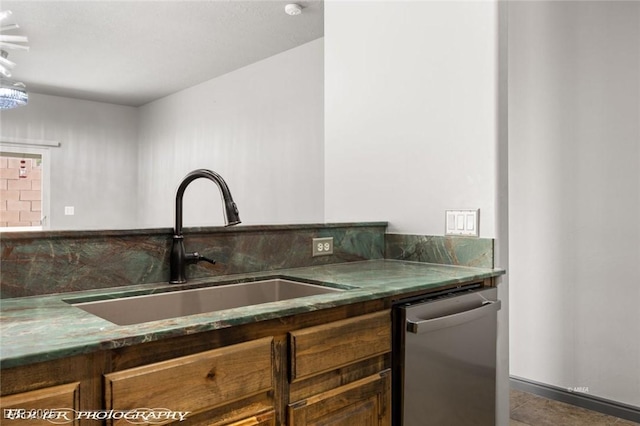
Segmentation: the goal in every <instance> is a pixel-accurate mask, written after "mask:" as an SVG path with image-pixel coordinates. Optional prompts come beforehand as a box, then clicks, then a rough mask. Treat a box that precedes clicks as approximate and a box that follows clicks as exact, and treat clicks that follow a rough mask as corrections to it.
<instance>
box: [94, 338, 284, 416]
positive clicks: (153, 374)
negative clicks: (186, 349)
mask: <svg viewBox="0 0 640 426" xmlns="http://www.w3.org/2000/svg"><path fill="white" fill-rule="evenodd" d="M272 389H273V338H272V337H267V338H263V339H258V340H253V341H250V342H246V343H240V344H237V345H232V346H227V347H224V348H220V349H214V350H210V351H206V352H201V353H198V354H195V355H189V356H184V357H181V358H175V359H171V360H168V361H164V362H158V363H155V364H150V365H145V366H142V367H136V368H131V369H128V370H124V371H119V372H116V373H111V374H106V375H105V401H106V405H107V407H106V408H107V409H108V410H110V409H113V410H129V409H134V408H142V407H151V408H154V407H163V408H167V409H169V410H173V411H189V412H191V413H198V412H201V411H205V410H208V409H211V408H214V407H218V406H221V405H224V404H227V403H231V402H233V401H237V400H240V399H244V398H248V397H250V396H253V395H257V394H260V393H263V392H268V391H270V390H272Z"/></svg>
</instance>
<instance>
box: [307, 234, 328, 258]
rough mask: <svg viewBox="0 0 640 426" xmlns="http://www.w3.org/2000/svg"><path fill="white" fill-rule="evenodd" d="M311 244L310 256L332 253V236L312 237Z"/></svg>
mask: <svg viewBox="0 0 640 426" xmlns="http://www.w3.org/2000/svg"><path fill="white" fill-rule="evenodd" d="M312 246H313V247H312V252H311V256H312V257H314V256H326V255H329V254H333V237H323V238H314V239H313V240H312Z"/></svg>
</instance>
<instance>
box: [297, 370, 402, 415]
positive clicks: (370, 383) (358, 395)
mask: <svg viewBox="0 0 640 426" xmlns="http://www.w3.org/2000/svg"><path fill="white" fill-rule="evenodd" d="M390 378H391V373H390V370H385V371H383V372H381V373H380V374H376V375H373V376H369V377H366V378H364V379H362V380H358V381H355V382H353V383H349V384H348V385H344V386H341V387H339V388H336V389H332V390H330V391H327V392H323V393H321V394H319V395H315V396H312V397H310V398H307V399H304V400H302V401H298V402H295V403H293V404H290V405H289V410H288V414H289V417H288V424H289V426H303V425H309V426H311V425H318V426H320V425H322V426H329V425H331V426H354V425H358V426H388V425H390V424H391V380H390Z"/></svg>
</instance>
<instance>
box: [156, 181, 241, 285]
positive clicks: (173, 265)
mask: <svg viewBox="0 0 640 426" xmlns="http://www.w3.org/2000/svg"><path fill="white" fill-rule="evenodd" d="M198 178H207V179H209V180H212V181H214V182H215V183H216V185H218V188H220V194H221V195H222V201H223V203H224V219H225V222H226V226H231V225H237V224H239V223H240V216H239V214H238V207H237V206H236V203H234V202H233V198H232V197H231V192H230V191H229V187H228V186H227V184H226V182H225V181H224V179H222V176H220V175H219V174H217V173H216V172H212V171H211V170H207V169H198V170H194V171H192V172H191V173H189V174H188V175H186V176H185V177H184V179H182V182H181V183H180V186H179V187H178V191H177V192H176V226H175V228H174V229H173V244H172V246H171V259H170V262H169V266H170V269H171V277H170V279H169V282H170V283H172V284H180V283H186V282H187V278H186V276H185V267H186V265H187V264H188V263H198V262H199V261H201V260H203V261H205V262H209V263H211V264H214V263H216V261H215V260H213V259H209V258H207V257H204V256H202V255H200V253H198V252H197V251H196V252H193V253H185V250H184V236H183V235H182V197H183V195H184V191H185V189H187V186H189V184H190V183H191V182H193V181H194V180H196V179H198Z"/></svg>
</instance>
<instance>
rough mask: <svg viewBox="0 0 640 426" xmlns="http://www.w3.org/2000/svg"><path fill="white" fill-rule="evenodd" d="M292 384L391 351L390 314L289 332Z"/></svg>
mask: <svg viewBox="0 0 640 426" xmlns="http://www.w3.org/2000/svg"><path fill="white" fill-rule="evenodd" d="M289 337H290V347H291V381H292V382H294V381H297V380H302V379H304V378H306V377H310V376H313V375H315V374H319V373H322V372H325V371H330V370H333V369H336V368H340V367H342V366H345V365H348V364H351V363H353V362H357V361H360V360H364V359H367V358H370V357H373V356H376V355H381V354H384V353H387V352H390V351H391V311H388V310H387V311H383V312H376V313H373V314H369V315H362V316H359V317H355V318H349V319H346V320H342V321H335V322H332V323H329V324H323V325H319V326H316V327H309V328H305V329H302V330H297V331H293V332H291V333H289Z"/></svg>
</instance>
